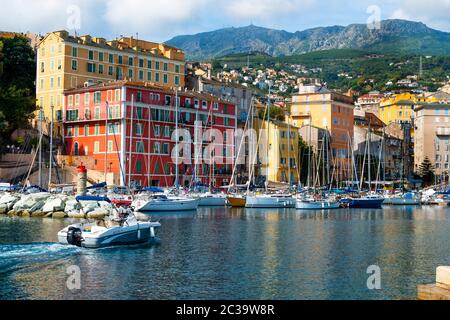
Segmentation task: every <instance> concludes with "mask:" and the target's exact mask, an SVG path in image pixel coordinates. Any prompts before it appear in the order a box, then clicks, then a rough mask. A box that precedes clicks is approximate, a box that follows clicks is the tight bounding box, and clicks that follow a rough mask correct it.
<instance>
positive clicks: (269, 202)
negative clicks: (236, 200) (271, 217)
mask: <svg viewBox="0 0 450 320" xmlns="http://www.w3.org/2000/svg"><path fill="white" fill-rule="evenodd" d="M245 207H246V208H294V207H295V199H294V198H292V197H277V196H248V197H247V202H246V204H245Z"/></svg>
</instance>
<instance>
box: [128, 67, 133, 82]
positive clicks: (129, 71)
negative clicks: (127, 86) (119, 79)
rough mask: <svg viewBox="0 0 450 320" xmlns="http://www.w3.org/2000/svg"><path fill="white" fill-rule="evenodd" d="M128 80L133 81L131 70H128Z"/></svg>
mask: <svg viewBox="0 0 450 320" xmlns="http://www.w3.org/2000/svg"><path fill="white" fill-rule="evenodd" d="M128 78H129V79H130V80H131V79H133V69H128Z"/></svg>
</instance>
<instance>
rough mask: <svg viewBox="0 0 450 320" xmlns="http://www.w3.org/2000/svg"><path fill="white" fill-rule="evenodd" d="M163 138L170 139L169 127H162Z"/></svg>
mask: <svg viewBox="0 0 450 320" xmlns="http://www.w3.org/2000/svg"><path fill="white" fill-rule="evenodd" d="M164 137H170V127H169V126H165V127H164Z"/></svg>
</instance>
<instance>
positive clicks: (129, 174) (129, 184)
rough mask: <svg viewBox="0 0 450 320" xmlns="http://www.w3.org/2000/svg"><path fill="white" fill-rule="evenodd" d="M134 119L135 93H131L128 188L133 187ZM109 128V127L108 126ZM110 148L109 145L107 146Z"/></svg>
mask: <svg viewBox="0 0 450 320" xmlns="http://www.w3.org/2000/svg"><path fill="white" fill-rule="evenodd" d="M133 121H134V94H132V95H131V122H130V146H129V148H130V151H129V154H130V155H129V159H128V188H130V189H131V164H132V163H133V159H132V156H133V154H132V152H133ZM106 130H108V128H106ZM106 149H108V146H106Z"/></svg>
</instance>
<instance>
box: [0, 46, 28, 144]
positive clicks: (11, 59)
mask: <svg viewBox="0 0 450 320" xmlns="http://www.w3.org/2000/svg"><path fill="white" fill-rule="evenodd" d="M35 76H36V63H35V55H34V51H33V49H32V48H31V46H30V45H29V43H28V40H27V39H26V38H24V37H15V38H13V39H5V38H0V144H2V145H4V144H5V142H7V141H8V140H9V137H10V135H11V133H12V132H13V131H14V130H16V129H18V128H23V127H25V126H27V124H28V123H29V120H30V119H31V118H32V117H33V111H34V110H35V109H36V97H35V85H34V82H35Z"/></svg>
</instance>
